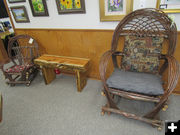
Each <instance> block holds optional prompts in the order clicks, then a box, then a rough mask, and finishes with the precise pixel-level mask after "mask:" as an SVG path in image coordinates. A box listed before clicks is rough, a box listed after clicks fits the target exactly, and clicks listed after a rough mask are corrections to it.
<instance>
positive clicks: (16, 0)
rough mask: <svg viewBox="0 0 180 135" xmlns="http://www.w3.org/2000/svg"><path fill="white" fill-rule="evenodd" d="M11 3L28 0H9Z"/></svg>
mask: <svg viewBox="0 0 180 135" xmlns="http://www.w3.org/2000/svg"><path fill="white" fill-rule="evenodd" d="M8 1H9V3H18V2H26V0H8Z"/></svg>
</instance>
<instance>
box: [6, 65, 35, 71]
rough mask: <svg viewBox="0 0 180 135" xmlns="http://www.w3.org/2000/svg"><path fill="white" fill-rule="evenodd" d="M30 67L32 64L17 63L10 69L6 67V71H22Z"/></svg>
mask: <svg viewBox="0 0 180 135" xmlns="http://www.w3.org/2000/svg"><path fill="white" fill-rule="evenodd" d="M30 67H32V64H26V65H16V66H12V67H10V68H8V69H6V70H5V71H6V72H7V73H20V72H22V71H23V70H24V69H25V68H26V69H29V68H30Z"/></svg>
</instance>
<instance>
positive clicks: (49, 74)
mask: <svg viewBox="0 0 180 135" xmlns="http://www.w3.org/2000/svg"><path fill="white" fill-rule="evenodd" d="M41 69H42V73H43V77H44V82H45V84H49V83H51V82H52V81H53V80H54V79H55V78H56V74H55V72H54V69H53V68H44V67H42V68H41Z"/></svg>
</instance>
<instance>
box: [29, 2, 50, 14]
mask: <svg viewBox="0 0 180 135" xmlns="http://www.w3.org/2000/svg"><path fill="white" fill-rule="evenodd" d="M29 4H30V7H31V11H32V14H33V16H49V13H48V9H47V4H46V0H38V1H37V0H29Z"/></svg>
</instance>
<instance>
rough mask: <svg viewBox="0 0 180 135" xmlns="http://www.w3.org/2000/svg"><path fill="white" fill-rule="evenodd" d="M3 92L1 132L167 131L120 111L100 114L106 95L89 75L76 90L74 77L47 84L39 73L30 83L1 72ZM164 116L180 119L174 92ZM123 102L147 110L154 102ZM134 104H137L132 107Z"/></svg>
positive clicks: (97, 134)
mask: <svg viewBox="0 0 180 135" xmlns="http://www.w3.org/2000/svg"><path fill="white" fill-rule="evenodd" d="M0 84H1V85H0V92H1V93H2V95H3V99H4V100H3V101H4V103H3V121H2V123H0V135H120V134H121V135H125V134H127V135H144V134H146V135H164V128H163V130H162V131H158V130H157V129H156V128H152V127H151V126H150V125H148V124H145V123H142V122H139V121H136V120H132V119H127V118H124V117H122V116H120V115H116V114H111V115H110V116H108V115H107V114H106V115H104V116H101V106H102V105H104V104H105V103H106V98H105V97H103V96H101V94H100V93H101V82H100V81H97V80H91V79H89V80H88V82H87V85H86V87H85V88H84V90H83V91H82V92H81V93H78V92H77V90H76V81H75V77H73V76H68V75H59V76H57V79H56V80H54V81H53V82H52V83H51V84H49V85H45V84H44V82H43V78H42V76H41V75H38V76H37V77H36V79H35V80H34V81H33V82H32V84H31V86H30V87H26V86H24V85H17V86H15V87H10V86H7V85H6V84H5V80H3V76H2V73H0ZM170 101H171V102H170V105H169V108H168V110H167V111H166V112H161V118H162V119H163V120H165V119H168V120H177V119H180V118H179V116H180V107H179V104H180V97H179V96H175V95H173V96H171V97H170ZM120 103H121V106H125V105H126V108H127V109H131V110H132V111H135V112H137V111H138V110H137V109H136V108H135V107H137V108H140V112H145V111H147V109H148V107H151V106H152V104H149V103H141V102H134V103H132V102H130V101H129V100H124V99H121V100H120ZM133 106H135V107H133Z"/></svg>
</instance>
